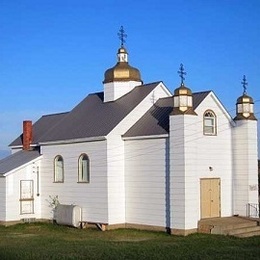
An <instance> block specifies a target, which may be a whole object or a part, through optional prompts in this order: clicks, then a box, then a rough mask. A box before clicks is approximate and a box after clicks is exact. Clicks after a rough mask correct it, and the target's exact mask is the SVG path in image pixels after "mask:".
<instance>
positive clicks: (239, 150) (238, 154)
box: [233, 120, 258, 216]
mask: <svg viewBox="0 0 260 260" xmlns="http://www.w3.org/2000/svg"><path fill="white" fill-rule="evenodd" d="M233 138H234V169H235V174H234V213H235V214H239V215H242V216H246V214H247V212H246V206H247V203H255V204H257V203H258V166H257V158H258V157H257V121H253V120H239V121H237V122H236V127H235V128H234V135H233Z"/></svg>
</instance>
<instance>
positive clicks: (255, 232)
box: [198, 217, 260, 237]
mask: <svg viewBox="0 0 260 260" xmlns="http://www.w3.org/2000/svg"><path fill="white" fill-rule="evenodd" d="M198 229H199V232H202V233H210V234H220V235H229V236H235V237H251V236H260V226H259V220H252V219H248V218H241V217H229V218H214V219H205V220H201V221H199V225H198Z"/></svg>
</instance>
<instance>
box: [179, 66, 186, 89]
mask: <svg viewBox="0 0 260 260" xmlns="http://www.w3.org/2000/svg"><path fill="white" fill-rule="evenodd" d="M177 72H178V74H179V75H180V78H181V85H183V84H184V80H185V78H184V75H187V73H186V72H185V71H184V67H183V64H182V63H181V65H180V70H178V71H177Z"/></svg>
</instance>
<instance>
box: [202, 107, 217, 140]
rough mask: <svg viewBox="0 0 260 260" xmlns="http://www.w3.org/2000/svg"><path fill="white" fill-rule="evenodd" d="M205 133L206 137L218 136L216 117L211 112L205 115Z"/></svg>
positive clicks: (208, 111)
mask: <svg viewBox="0 0 260 260" xmlns="http://www.w3.org/2000/svg"><path fill="white" fill-rule="evenodd" d="M203 132H204V135H217V124H216V115H215V113H214V112H213V111H211V110H207V111H206V112H205V113H204V117H203Z"/></svg>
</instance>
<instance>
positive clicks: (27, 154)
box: [0, 150, 41, 175]
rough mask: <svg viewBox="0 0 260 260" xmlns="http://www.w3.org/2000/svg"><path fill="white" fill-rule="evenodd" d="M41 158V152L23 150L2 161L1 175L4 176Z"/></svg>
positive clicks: (0, 165) (0, 166)
mask: <svg viewBox="0 0 260 260" xmlns="http://www.w3.org/2000/svg"><path fill="white" fill-rule="evenodd" d="M39 156H41V155H40V153H39V151H37V150H32V151H25V150H21V151H19V152H16V153H14V154H11V155H9V156H8V157H6V158H4V159H2V160H0V175H3V174H5V173H7V172H9V171H11V170H14V169H16V168H18V167H20V166H22V165H24V164H26V163H28V162H30V161H32V160H34V159H36V158H37V157H39Z"/></svg>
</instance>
